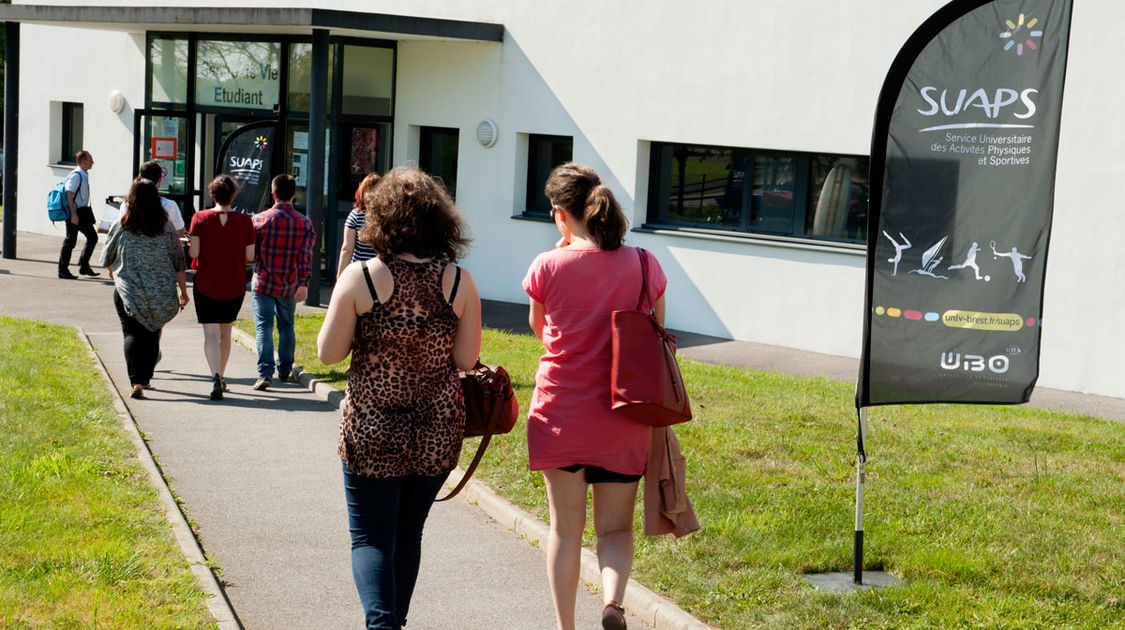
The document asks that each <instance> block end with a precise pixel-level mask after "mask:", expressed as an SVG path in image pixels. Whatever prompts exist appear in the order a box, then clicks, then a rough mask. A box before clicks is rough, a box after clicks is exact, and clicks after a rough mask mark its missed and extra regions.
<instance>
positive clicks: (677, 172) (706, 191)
mask: <svg viewBox="0 0 1125 630" xmlns="http://www.w3.org/2000/svg"><path fill="white" fill-rule="evenodd" d="M868 168H869V167H868V159H867V158H866V157H857V156H842V155H825V154H809V153H796V152H781V151H766V150H759V149H743V148H732V147H712V146H701V145H689V144H664V143H655V144H653V147H652V162H651V168H650V173H651V175H650V181H649V185H650V201H649V212H648V222H649V223H655V224H662V225H670V226H684V227H702V228H714V229H724V230H735V231H741V232H753V233H763V234H774V235H778V236H796V237H804V238H818V239H833V240H844V241H853V242H865V240H866V230H867V196H868V181H869V177H868V176H869V173H868Z"/></svg>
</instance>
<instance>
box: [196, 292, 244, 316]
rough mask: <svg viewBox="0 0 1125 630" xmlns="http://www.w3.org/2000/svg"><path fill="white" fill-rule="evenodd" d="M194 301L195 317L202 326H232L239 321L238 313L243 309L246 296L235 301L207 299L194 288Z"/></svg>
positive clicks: (241, 296)
mask: <svg viewBox="0 0 1125 630" xmlns="http://www.w3.org/2000/svg"><path fill="white" fill-rule="evenodd" d="M191 295H192V300H193V301H194V302H195V316H196V318H197V319H199V323H200V324H230V323H232V322H234V320H236V319H238V311H239V310H240V309H241V308H242V300H243V298H245V297H246V295H245V294H243V295H240V296H238V297H237V298H235V299H233V300H218V299H215V298H212V297H207V296H206V295H203V294H202V293H200V292H199V289H197V288H195V287H194V286H193V287H192V288H191Z"/></svg>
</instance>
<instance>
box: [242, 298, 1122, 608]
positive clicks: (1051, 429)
mask: <svg viewBox="0 0 1125 630" xmlns="http://www.w3.org/2000/svg"><path fill="white" fill-rule="evenodd" d="M320 319H321V317H320V316H319V315H306V316H300V317H298V325H297V326H298V333H297V334H298V348H297V362H298V364H300V365H302V366H304V368H305V369H306V370H308V371H309V372H311V373H313V374H316V375H318V376H320V377H322V378H325V379H326V380H328V381H330V382H334V383H335V384H337V385H338V386H340V387H342V384H343V378H344V373H343V371H342V370H341V369H339V367H338V366H337V368H336V369H332V370H329V369H328V368H325V367H324V366H323V365H321V364H320V363H319V361H317V360H316V356H315V352H316V351H315V338H316V333H317V330H318V329H319V326H320ZM245 324H246V323H245V322H244V323H243V325H245ZM250 332H251V333H252V332H253V331H252V328H251V329H250ZM540 351H541V346H540V343H539V340H538V339H536V338H534V337H532V336H530V335H522V334H511V333H507V332H503V331H495V330H486V331H485V334H484V347H483V350H482V358H483V360H484V361H485V362H486V363H499V364H501V365H504V366H505V367H506V368H507V369H508V371H509V372H510V374H511V376H512V379H513V380H514V383H515V386H516V392H517V394H518V396H519V398H520V402H521V406H522V409H523V410H526V408H527V402H528V400H529V399H530V395H531V390H532V387H533V381H534V371H535V367H536V361H537V360H538V357H539V354H540ZM683 370H684V378H685V380H686V382H687V383H688V386H689V389H690V391H691V394H692V401H693V404H694V411H695V414H696V417H695V420H694V421H692V422H691V423H688V424H686V425H680V426H679V427H677V429H676V431H677V434H678V435H679V437H680V440H681V442H682V444H683V447H684V454H685V456H686V457H687V460H688V488H689V492H690V494H691V497H692V500H693V502H694V504H695V508H696V511H697V513H698V514H699V517H700V521H701V522H702V523H703V529H702V530H701V531H699V532H697V533H695V534H692V535H691V536H688V537H686V538H683V539H680V540H674V539H672V538H670V537H663V538H645V537H643V536H642V535H640V532H641V520H640V511H639V510H638V518H637V521H636V528H637V533H638V535H637V557H636V565H635V570H634V577H635V578H636V579H637V580H639V581H640V582H642V583H643V584H645V585H647V586H649V587H650V588H653V589H655V590H657V591H659V592H661V593H663V594H664V595H666V596H667V597H669V598H671V599H672V600H674V601H676V602H677V603H678V604H680V605H681V606H682V607H684V608H685V609H686V610H688V611H689V612H691V613H692V614H694V615H696V616H698V617H699V618H701V619H703V620H704V621H706V622H708V623H710V624H712V625H715V626H717V627H720V628H725V629H742V628H776V629H790V628H809V629H813V628H817V629H819V628H857V629H858V628H865V629H872V628H887V629H891V628H895V629H897V628H996V629H1001V628H1003V629H1007V628H1027V629H1039V628H1089V629H1091V630H1092V629H1095V628H1098V629H1100V628H1125V424H1120V423H1114V422H1111V421H1108V420H1104V419H1099V418H1091V417H1084V416H1076V415H1069V414H1063V413H1054V412H1050V411H1045V410H1040V409H1035V408H1030V407H990V406H958V405H931V406H902V407H880V408H874V409H872V410H871V411H870V414H869V431H870V433H869V436H868V449H869V457H870V461H869V463H868V469H867V470H868V475H867V494H866V506H867V509H866V514H867V519H866V540H867V545H866V566H867V568H868V569H869V570H885V571H890V572H892V573H893V574H895V575H896V576H898V577H900V578H902V579H903V580H905V581H906V585H905V586H903V587H900V588H893V589H886V590H881V591H878V592H871V591H869V592H864V593H858V594H848V595H833V594H825V593H821V592H817V591H814V590H813V589H812V588H811V587H809V586H808V585H807V584H806V583H805V582H804V581H803V580H802V579H801V578H800V577H799V575H800V574H801V573H805V572H817V571H848V570H850V568H851V553H852V529H853V527H852V525H853V522H852V519H853V502H854V493H855V487H854V484H855V474H854V458H855V410H854V407H853V403H852V400H853V395H854V386H853V384H851V383H844V382H837V381H830V380H826V379H820V378H801V377H793V376H785V375H781V374H776V373H765V372H756V371H752V370H744V369H736V368H729V367H722V366H713V365H704V364H699V363H692V362H689V361H684V362H683ZM493 444H494V445H495V447H490V449H489V453H488V455H487V456H486V457H485V459H484V461H483V462H482V464H481V467H480V470H479V472H478V473H477V474H478V475H479V477H480V478H481V479H482V480H483V481H485V482H486V483H488V484H489V485H490V486H491V487H492V488H494V489H495V490H496V491H497V492H499V493H500V494H501V495H503V496H504V497H505V498H507V499H508V500H510V501H512V502H513V503H515V504H516V505H519V506H521V507H523V508H525V509H528V510H530V511H532V512H534V513H535V514H538V515H539V516H540V518H543V519H544V520H546V518H547V508H546V498H545V494H544V490H543V483H542V477H541V475H539V474H532V473H529V472H528V470H527V450H526V443H525V440H524V436H523V431H522V423H521V425H517V427H516V429H515V431H513V432H512V434H510V435H508V436H504V437H502V438H500V439H497V440H494V441H493ZM473 445H475V441H473ZM465 451H466V452H465V453H464V454H463V463H464V462H465V460H466V459H467V458H468V457H469V456H471V454H472V453H471V451H472V449H471V448H466V449H465ZM590 541H591V537H590V536H589V532H588V542H590Z"/></svg>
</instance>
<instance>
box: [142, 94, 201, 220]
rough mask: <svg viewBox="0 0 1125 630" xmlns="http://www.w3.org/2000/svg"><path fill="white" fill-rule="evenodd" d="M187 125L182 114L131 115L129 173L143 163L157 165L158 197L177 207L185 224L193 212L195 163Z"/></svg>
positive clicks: (143, 113) (186, 118)
mask: <svg viewBox="0 0 1125 630" xmlns="http://www.w3.org/2000/svg"><path fill="white" fill-rule="evenodd" d="M191 123H192V120H191V118H190V117H189V114H187V113H184V112H169V111H161V110H144V109H140V110H137V111H136V112H135V113H134V115H133V139H134V146H133V174H134V175H135V174H136V173H137V171H139V170H140V166H141V164H142V163H144V162H148V161H155V162H157V163H158V164H160V167H161V170H162V171H163V175H162V177H161V180H160V194H161V195H163V196H164V197H166V198H168V199H171V200H172V201H175V202H176V204H177V205H178V206H180V212H182V213H183V216H184V222H185V224H186V223H188V222H190V221H191V215H192V214H194V212H195V207H194V205H193V204H192V203H191V201H192V199H191V198H192V193H193V192H194V191H193V190H191V185H190V184H191V181H192V171H193V166H194V161H195V145H194V143H193V142H189V139H190V138H191V137H192V129H191V127H192V125H191Z"/></svg>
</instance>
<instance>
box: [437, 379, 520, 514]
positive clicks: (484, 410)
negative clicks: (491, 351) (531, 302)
mask: <svg viewBox="0 0 1125 630" xmlns="http://www.w3.org/2000/svg"><path fill="white" fill-rule="evenodd" d="M460 377H461V391H462V392H463V393H464V395H465V437H466V438H471V437H477V436H478V435H479V436H482V439H481V441H480V444H479V445H478V446H477V452H476V455H474V456H473V462H472V463H471V464H469V467H468V469H466V470H465V474H464V476H462V477H461V482H460V483H458V484H457V487H456V488H454V489H453V490H452V491H451V492H450V493H449V494H447V495H445V496H444V497H442V498H440V499H434V501H435V502H441V501H448V500H449V499H452V498H453V497H455V496H457V493H458V492H461V489H462V488H464V487H465V484H467V483H469V478H470V477H472V476H473V471H475V470H476V469H477V464H479V463H480V460H481V458H482V457H484V451H485V450H486V449H488V443H489V441H491V440H492V436H493V435H500V434H503V433H508V432H509V431H511V430H512V427H514V426H516V419H517V418H518V417H519V414H520V407H519V401H517V400H516V394H515V392H514V391H513V390H512V379H511V377H509V376H508V371H507V370H505V369H504V367H503V366H501V365H485V364H483V363H481V362H480V360H477V365H476V367H474V368H473V369H471V370H469V371H468V372H460Z"/></svg>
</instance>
